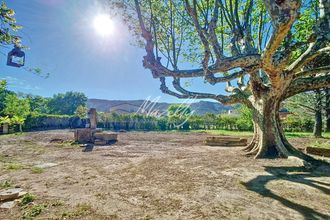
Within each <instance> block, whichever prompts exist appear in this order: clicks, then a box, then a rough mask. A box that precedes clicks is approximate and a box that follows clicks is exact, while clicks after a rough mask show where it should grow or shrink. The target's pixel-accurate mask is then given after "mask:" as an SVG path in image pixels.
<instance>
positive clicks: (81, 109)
mask: <svg viewBox="0 0 330 220" xmlns="http://www.w3.org/2000/svg"><path fill="white" fill-rule="evenodd" d="M87 111H88V109H87V107H86V106H83V105H79V106H78V107H77V109H76V111H75V115H76V116H78V117H79V118H86V117H87Z"/></svg>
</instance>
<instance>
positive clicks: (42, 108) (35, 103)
mask: <svg viewBox="0 0 330 220" xmlns="http://www.w3.org/2000/svg"><path fill="white" fill-rule="evenodd" d="M26 99H27V100H29V103H30V109H31V112H36V113H48V112H49V110H48V100H49V99H47V98H44V97H42V96H34V95H27V96H26Z"/></svg>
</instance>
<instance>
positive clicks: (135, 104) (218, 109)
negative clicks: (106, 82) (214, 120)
mask: <svg viewBox="0 0 330 220" xmlns="http://www.w3.org/2000/svg"><path fill="white" fill-rule="evenodd" d="M171 104H172V103H165V102H156V103H154V102H150V101H149V102H145V101H144V100H104V99H89V100H88V103H87V105H88V107H89V108H96V110H97V111H99V112H117V113H134V112H137V111H139V109H140V110H141V106H144V108H143V109H145V110H146V111H150V110H152V111H153V112H155V111H158V112H161V113H164V112H166V110H167V108H168V106H169V105H171ZM152 106H153V107H152ZM151 107H152V109H151ZM191 109H192V110H193V111H195V114H197V115H203V114H205V113H213V114H219V113H222V112H226V111H228V110H229V109H232V107H231V106H224V105H222V104H220V103H216V102H208V101H199V102H195V103H192V104H191Z"/></svg>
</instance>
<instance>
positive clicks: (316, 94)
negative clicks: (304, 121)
mask: <svg viewBox="0 0 330 220" xmlns="http://www.w3.org/2000/svg"><path fill="white" fill-rule="evenodd" d="M285 106H286V107H287V108H288V109H289V110H290V111H292V112H294V113H296V114H299V115H302V116H303V117H305V118H306V117H314V129H313V135H314V137H322V129H323V122H322V113H323V111H324V112H325V114H326V113H327V112H326V108H327V107H326V106H327V103H326V93H325V92H323V91H322V90H320V89H317V90H314V91H313V92H306V93H301V94H298V95H295V96H293V97H291V98H289V99H288V100H286V102H285Z"/></svg>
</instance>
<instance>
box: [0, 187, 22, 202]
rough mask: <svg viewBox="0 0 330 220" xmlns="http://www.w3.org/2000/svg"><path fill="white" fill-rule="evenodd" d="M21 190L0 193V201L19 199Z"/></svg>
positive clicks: (15, 189)
mask: <svg viewBox="0 0 330 220" xmlns="http://www.w3.org/2000/svg"><path fill="white" fill-rule="evenodd" d="M22 191H23V190H22V189H20V188H14V189H6V190H1V191H0V200H14V199H17V198H19V193H20V192H22Z"/></svg>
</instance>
